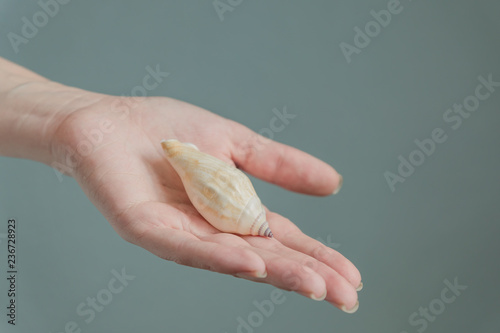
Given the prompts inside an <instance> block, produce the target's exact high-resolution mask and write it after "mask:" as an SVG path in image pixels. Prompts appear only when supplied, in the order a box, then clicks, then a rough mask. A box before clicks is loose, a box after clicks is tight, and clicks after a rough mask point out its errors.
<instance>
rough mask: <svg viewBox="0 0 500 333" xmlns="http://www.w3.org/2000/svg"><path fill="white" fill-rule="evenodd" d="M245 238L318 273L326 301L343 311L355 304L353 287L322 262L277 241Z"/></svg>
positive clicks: (261, 247) (355, 295)
mask: <svg viewBox="0 0 500 333" xmlns="http://www.w3.org/2000/svg"><path fill="white" fill-rule="evenodd" d="M245 239H246V240H247V241H248V242H249V243H250V244H251V245H253V246H254V247H256V248H259V249H264V250H267V251H269V252H272V253H274V254H277V255H279V256H281V257H283V258H287V259H290V260H293V261H294V262H296V263H299V264H300V265H301V266H302V267H306V268H309V269H310V270H312V271H314V272H316V273H317V274H319V275H320V276H321V277H322V279H323V281H324V283H325V287H326V298H325V300H326V301H327V302H329V303H331V304H333V305H334V306H336V307H338V308H339V309H342V310H344V311H346V309H353V308H355V307H356V306H357V301H358V295H357V292H356V290H355V289H354V287H353V286H352V285H351V284H350V283H349V282H348V281H347V280H346V279H345V278H344V277H343V276H341V275H340V274H339V273H338V272H336V271H335V270H334V269H332V268H331V267H329V266H327V265H326V264H324V263H323V262H320V261H318V260H316V259H315V258H313V257H310V256H308V255H306V254H304V253H301V252H299V251H295V250H293V249H290V248H288V247H286V246H285V245H284V244H282V243H280V242H279V241H273V242H269V241H267V239H264V238H262V237H245ZM266 266H267V267H268V270H269V269H270V268H269V264H268V263H266Z"/></svg>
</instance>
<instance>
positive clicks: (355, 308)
mask: <svg viewBox="0 0 500 333" xmlns="http://www.w3.org/2000/svg"><path fill="white" fill-rule="evenodd" d="M340 309H341V310H342V311H344V312H345V313H354V312H356V311H358V309H359V301H357V302H356V305H354V307H353V308H352V309H350V310H347V308H346V307H345V305H342V306H341V307H340Z"/></svg>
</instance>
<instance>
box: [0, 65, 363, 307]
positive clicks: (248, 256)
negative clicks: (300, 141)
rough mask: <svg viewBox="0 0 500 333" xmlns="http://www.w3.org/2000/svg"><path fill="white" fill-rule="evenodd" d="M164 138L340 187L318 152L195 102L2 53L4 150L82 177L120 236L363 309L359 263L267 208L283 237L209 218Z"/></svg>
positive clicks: (271, 178)
mask: <svg viewBox="0 0 500 333" xmlns="http://www.w3.org/2000/svg"><path fill="white" fill-rule="evenodd" d="M162 139H177V140H179V141H181V142H191V143H194V144H195V145H197V146H198V147H199V148H200V150H201V151H203V152H206V153H209V154H211V155H213V156H216V157H218V158H220V159H222V160H223V161H225V162H227V163H229V164H232V165H235V166H236V167H238V168H240V169H241V170H243V171H245V172H247V173H249V174H251V175H253V176H255V177H258V178H260V179H262V180H265V181H268V182H271V183H273V184H276V185H279V186H282V187H284V188H286V189H288V190H291V191H295V192H299V193H304V194H310V195H317V196H325V195H330V194H331V193H333V192H335V191H336V189H337V188H339V186H340V185H341V176H340V175H339V174H338V173H337V172H336V171H335V170H334V169H333V168H332V167H331V166H329V165H328V164H326V163H324V162H322V161H320V160H318V159H317V158H315V157H313V156H311V155H308V154H306V153H304V152H302V151H300V150H297V149H295V148H292V147H289V146H286V145H283V144H280V143H277V142H274V141H269V140H267V139H266V138H263V137H261V136H259V135H257V134H256V133H254V132H252V131H251V130H250V129H248V128H246V127H245V126H243V125H241V124H239V123H236V122H234V121H231V120H229V119H226V118H222V117H220V116H218V115H216V114H214V113H211V112H209V111H206V110H204V109H201V108H199V107H196V106H194V105H190V104H188V103H185V102H181V101H178V100H174V99H170V98H164V97H146V98H135V97H116V96H108V95H103V94H98V93H93V92H88V91H84V90H81V89H77V88H73V87H67V86H64V85H61V84H58V83H55V82H51V81H49V80H47V79H45V78H43V77H40V76H39V75H37V74H35V73H33V72H30V71H28V70H26V69H24V68H22V67H20V66H17V65H15V64H13V63H11V62H8V61H6V60H4V59H1V58H0V155H3V156H11V157H18V158H26V159H31V160H35V161H38V162H42V163H45V164H47V165H50V166H52V167H54V168H55V169H56V170H59V171H61V172H64V173H66V174H67V175H69V176H72V177H74V178H75V179H76V181H77V182H78V183H79V185H80V186H81V188H82V189H83V191H84V192H85V194H86V195H87V196H88V197H89V199H90V200H91V201H92V203H93V204H94V205H95V206H96V207H97V208H98V209H99V211H101V213H102V214H103V215H104V216H105V217H106V219H107V220H108V221H109V223H111V225H112V226H113V228H114V229H115V230H116V232H117V233H118V234H119V235H120V236H122V237H123V238H124V239H125V240H126V241H128V242H130V243H132V244H135V245H138V246H140V247H142V248H144V249H146V250H148V251H150V252H152V253H154V254H155V255H157V256H159V257H161V258H163V259H166V260H170V261H174V262H176V263H179V264H182V265H187V266H192V267H196V268H201V269H207V270H211V271H215V272H219V273H223V274H231V275H234V276H237V277H241V278H245V279H248V280H252V281H257V282H263V283H269V284H271V285H274V286H276V287H279V288H282V289H285V290H293V291H295V292H297V293H299V294H301V295H304V296H306V297H310V298H312V299H317V300H323V299H325V300H326V301H328V302H329V303H331V304H333V305H334V306H336V307H338V308H341V309H343V310H344V311H350V310H351V309H352V310H356V309H357V306H358V303H357V300H358V295H357V291H356V289H359V286H360V285H361V276H360V273H359V271H358V270H357V269H356V267H355V266H354V265H353V264H352V263H351V262H350V261H349V260H347V259H346V258H345V257H344V256H342V255H341V254H340V253H338V252H337V251H335V250H333V249H331V248H329V247H327V246H325V245H323V244H321V243H320V242H319V241H317V240H315V239H313V238H311V237H309V236H307V235H305V234H303V233H302V232H301V231H300V230H299V228H298V227H297V226H296V225H295V224H293V223H292V222H291V221H290V220H288V219H286V218H285V217H283V216H281V215H279V214H276V213H273V212H270V211H268V212H267V218H268V221H269V225H270V227H271V230H272V231H273V234H274V238H264V237H258V236H238V235H234V234H227V233H222V232H220V231H218V230H216V229H215V228H213V227H212V226H211V225H210V224H208V222H207V221H206V220H204V219H203V217H201V215H199V213H198V212H197V211H196V209H195V208H194V207H193V206H192V204H191V202H190V201H189V198H188V197H187V195H186V193H185V191H184V187H183V185H182V183H181V181H180V179H179V177H178V175H177V174H176V173H175V171H174V170H173V169H172V167H171V166H170V165H169V164H168V162H167V161H166V159H165V157H164V155H163V151H162V149H161V146H160V141H161V140H162ZM54 179H57V178H56V177H54Z"/></svg>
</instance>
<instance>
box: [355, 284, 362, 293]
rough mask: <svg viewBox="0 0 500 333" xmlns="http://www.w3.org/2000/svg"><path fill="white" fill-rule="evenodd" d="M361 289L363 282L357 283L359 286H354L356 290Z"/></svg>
mask: <svg viewBox="0 0 500 333" xmlns="http://www.w3.org/2000/svg"><path fill="white" fill-rule="evenodd" d="M361 289H363V282H360V283H359V286H358V287H357V288H356V291H360V290H361Z"/></svg>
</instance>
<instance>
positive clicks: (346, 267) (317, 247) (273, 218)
mask: <svg viewBox="0 0 500 333" xmlns="http://www.w3.org/2000/svg"><path fill="white" fill-rule="evenodd" d="M267 217H268V220H269V225H270V226H271V228H272V230H273V235H274V237H276V238H277V239H278V240H279V241H280V242H281V243H283V244H284V245H285V246H287V247H289V248H292V249H294V250H296V251H299V252H302V253H305V254H307V255H308V256H310V257H313V258H315V259H316V260H318V261H320V262H322V263H324V264H326V265H327V266H329V267H331V268H332V269H334V270H335V271H336V272H338V273H339V274H340V275H341V276H342V277H344V278H345V279H346V280H347V281H349V283H350V284H351V285H352V286H353V287H354V288H356V289H359V288H360V286H361V274H360V273H359V270H358V269H357V268H356V266H354V265H353V264H352V263H351V262H350V261H349V260H348V259H347V258H346V257H344V256H343V255H342V254H340V253H339V252H337V251H335V250H334V249H332V248H330V247H328V246H326V245H324V244H322V243H321V242H320V241H318V240H316V239H313V238H311V237H309V236H307V235H305V234H304V233H303V232H302V231H300V229H299V228H298V227H297V226H296V225H295V224H293V223H292V222H291V221H290V220H288V219H287V218H285V217H283V216H281V215H279V214H276V213H272V212H268V213H267Z"/></svg>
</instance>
